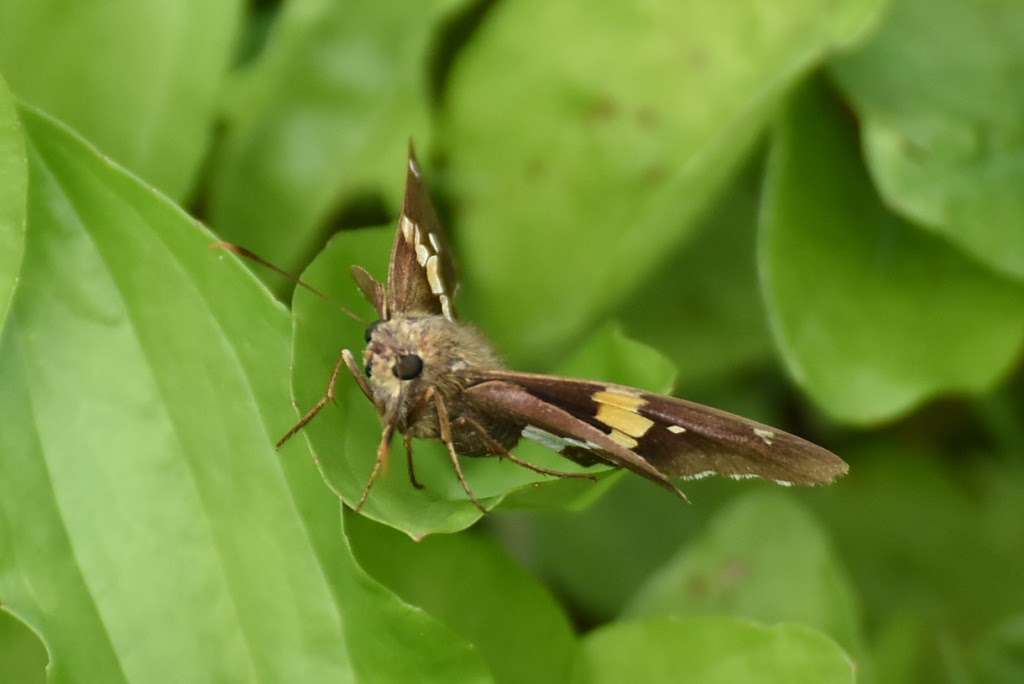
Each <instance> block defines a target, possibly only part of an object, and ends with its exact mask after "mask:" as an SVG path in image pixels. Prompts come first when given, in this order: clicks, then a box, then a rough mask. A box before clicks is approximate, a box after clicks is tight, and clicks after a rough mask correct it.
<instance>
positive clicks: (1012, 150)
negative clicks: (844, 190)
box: [832, 0, 1024, 279]
mask: <svg viewBox="0 0 1024 684" xmlns="http://www.w3.org/2000/svg"><path fill="white" fill-rule="evenodd" d="M1022 33H1024V6H1022V5H1021V4H1020V3H1019V2H1015V1H1014V0H992V1H990V2H962V1H960V0H939V1H938V2H936V1H934V0H895V1H894V2H893V4H892V9H891V11H890V12H889V13H888V15H887V16H886V19H885V21H884V22H883V23H882V28H881V30H879V31H878V32H877V33H876V34H875V35H874V37H873V38H872V39H870V40H869V41H868V42H867V43H866V44H865V45H863V46H862V47H861V48H860V49H859V50H857V51H856V52H854V53H853V54H850V55H846V56H843V57H841V58H839V59H837V60H836V61H835V62H834V64H833V69H832V73H833V74H834V75H835V76H836V78H837V80H838V82H839V84H840V86H841V87H842V88H843V90H844V91H845V93H846V94H847V95H848V97H849V98H850V99H851V100H852V103H853V106H854V107H855V108H856V109H857V112H858V114H859V115H860V117H861V119H862V121H863V129H864V141H863V146H864V151H865V154H866V156H867V163H868V167H869V169H870V170H871V175H872V177H873V179H874V181H875V182H876V184H877V185H878V189H879V191H880V192H881V194H882V197H883V198H884V199H885V201H886V203H887V204H889V205H890V206H892V207H893V208H894V209H895V210H896V211H898V212H900V213H901V214H903V215H904V216H906V217H908V218H909V219H911V220H913V221H916V222H918V223H919V224H920V225H921V226H922V227H924V228H927V229H929V230H932V231H934V232H936V233H938V234H940V235H942V236H943V237H945V238H946V239H948V240H949V241H951V242H952V243H953V244H955V245H957V246H959V247H960V248H961V249H963V250H964V251H966V252H967V253H969V254H971V255H973V256H975V257H976V258H978V259H980V260H981V261H982V262H984V263H985V264H987V265H988V266H990V267H992V268H994V269H996V270H998V271H1000V272H1002V273H1004V274H1007V275H1010V276H1013V277H1015V278H1018V279H1019V278H1024V230H1022V229H1021V225H1022V224H1024V195H1022V193H1021V192H1020V189H1021V187H1022V186H1024V89H1022V88H1021V87H1020V69H1021V64H1022V63H1024V42H1022V41H1021V40H1020V37H1021V35H1022Z"/></svg>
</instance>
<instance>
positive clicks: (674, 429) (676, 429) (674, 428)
mask: <svg viewBox="0 0 1024 684" xmlns="http://www.w3.org/2000/svg"><path fill="white" fill-rule="evenodd" d="M666 429H667V430H668V431H669V432H671V433H672V434H673V435H681V434H683V433H684V432H686V428H684V427H682V426H681V425H669V426H668V428H666Z"/></svg>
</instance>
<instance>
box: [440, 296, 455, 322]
mask: <svg viewBox="0 0 1024 684" xmlns="http://www.w3.org/2000/svg"><path fill="white" fill-rule="evenodd" d="M438 299H440V300H441V313H442V314H444V317H445V318H447V319H448V320H449V321H454V320H455V318H454V317H453V316H452V302H451V300H450V299H448V295H439V296H438Z"/></svg>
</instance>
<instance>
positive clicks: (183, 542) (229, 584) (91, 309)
mask: <svg viewBox="0 0 1024 684" xmlns="http://www.w3.org/2000/svg"><path fill="white" fill-rule="evenodd" d="M21 114H22V121H23V123H24V125H25V129H26V132H27V135H28V139H29V141H30V145H29V151H30V155H29V159H30V188H31V191H30V193H29V222H28V223H29V236H30V239H29V241H28V249H27V252H26V257H25V265H24V280H23V283H22V285H21V287H19V290H18V294H17V297H16V300H15V305H14V307H13V311H12V314H11V318H10V320H9V324H8V326H7V328H6V330H5V331H4V336H3V340H2V344H0V412H2V414H3V415H4V416H5V427H4V429H3V431H0V470H2V472H3V473H4V477H3V478H0V600H2V601H3V603H4V605H5V606H8V607H9V608H10V610H12V611H13V612H15V613H16V614H17V615H18V616H19V617H21V618H22V619H24V620H25V621H26V622H27V623H28V624H30V625H31V626H32V627H33V628H34V629H35V630H36V631H37V632H38V633H39V634H41V635H42V637H43V638H44V639H45V641H46V643H47V645H48V647H49V649H50V652H51V655H52V662H51V665H50V672H49V678H50V681H52V682H71V681H76V682H77V681H102V682H120V681H129V680H130V681H145V682H155V683H158V682H182V681H188V682H207V681H237V680H240V679H241V680H260V681H336V680H344V681H350V680H352V679H353V678H354V677H358V678H360V679H365V678H371V677H372V678H373V679H374V680H375V681H394V682H404V681H409V680H410V678H411V677H412V676H415V677H416V678H417V679H418V680H424V679H429V680H432V681H438V682H450V681H484V680H486V679H487V675H486V669H485V667H484V666H483V664H482V662H481V661H480V659H479V656H478V654H476V653H475V652H474V651H473V650H472V649H471V647H470V646H469V645H468V644H467V643H466V642H465V641H463V640H461V639H459V638H458V637H457V636H456V635H454V634H453V633H452V632H451V631H450V630H448V629H446V628H444V627H443V626H441V625H439V624H437V623H436V622H434V621H433V620H432V619H431V618H429V616H427V615H426V614H424V613H423V612H422V611H421V610H419V609H416V608H414V607H411V606H409V605H407V604H405V603H403V602H401V601H399V600H398V599H397V598H396V597H395V596H394V595H393V594H391V593H390V592H388V591H387V590H386V589H384V588H383V587H381V586H380V585H379V584H378V583H376V582H375V581H374V580H372V579H371V578H369V577H368V576H367V575H366V574H365V573H364V572H363V571H362V570H361V569H360V568H359V567H358V565H356V563H355V561H354V560H353V558H352V556H351V553H350V551H349V549H348V546H347V544H346V543H345V539H344V537H343V536H342V535H341V528H340V522H341V521H340V512H339V505H338V501H337V499H336V498H335V497H333V496H331V494H330V492H329V491H328V490H327V489H326V488H325V487H324V486H323V482H322V480H321V478H320V477H319V475H318V473H317V472H316V469H315V468H314V467H313V465H312V464H311V463H310V462H309V461H308V459H303V458H302V457H301V450H298V449H296V450H294V452H295V453H291V454H281V455H278V454H277V453H276V452H275V451H274V449H273V447H272V438H273V436H275V435H277V434H278V433H279V431H281V430H284V429H286V428H287V426H288V424H289V423H290V422H291V420H292V419H293V417H294V415H295V414H294V410H293V409H292V408H291V407H290V406H289V401H288V392H287V383H288V370H287V361H288V325H289V320H288V316H287V314H286V312H285V311H284V310H283V309H282V308H281V307H280V306H279V305H277V304H275V302H274V301H273V299H272V298H271V297H270V295H269V293H268V292H267V291H266V290H264V289H263V288H262V287H260V286H259V284H258V281H257V280H256V279H255V278H253V277H252V276H251V274H249V273H248V272H247V271H246V270H245V269H244V267H243V266H242V265H241V264H240V263H238V261H237V260H236V259H235V258H233V257H232V256H230V255H228V254H227V253H224V252H212V251H210V250H209V249H208V247H207V245H208V244H209V242H210V241H211V239H212V236H211V234H210V233H209V232H208V231H206V230H205V229H203V228H202V227H201V226H199V225H198V224H196V223H194V222H192V221H191V220H190V219H189V218H188V217H187V216H186V215H185V214H184V213H183V212H182V211H181V210H180V209H178V208H177V207H175V206H173V205H172V204H170V203H168V202H167V201H166V200H164V199H162V198H161V197H160V196H159V195H158V194H157V193H155V192H153V191H152V190H150V189H149V188H147V187H146V186H144V185H143V184H141V183H140V182H139V181H138V180H136V179H135V178H133V177H131V176H129V175H127V174H125V173H124V172H122V171H120V170H118V169H117V168H116V167H114V166H113V165H112V164H111V163H110V162H108V161H107V160H106V159H104V158H102V157H101V156H99V155H98V154H97V153H96V152H95V150H93V149H91V148H89V147H87V146H86V145H85V144H83V142H82V141H81V139H79V138H77V137H76V136H74V135H73V134H72V133H71V132H70V131H69V130H68V129H66V128H64V127H62V126H61V125H59V124H57V123H55V122H54V121H53V120H51V119H48V118H47V117H45V116H44V115H42V114H40V113H38V112H37V111H35V110H30V109H23V110H22V112H21ZM154 625H159V629H154V628H153V626H154Z"/></svg>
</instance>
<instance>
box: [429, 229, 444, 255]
mask: <svg viewBox="0 0 1024 684" xmlns="http://www.w3.org/2000/svg"><path fill="white" fill-rule="evenodd" d="M427 237H428V238H430V244H431V245H432V246H433V247H434V253H435V254H440V253H441V242H440V241H439V240H438V239H437V236H436V235H434V234H433V233H427Z"/></svg>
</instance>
